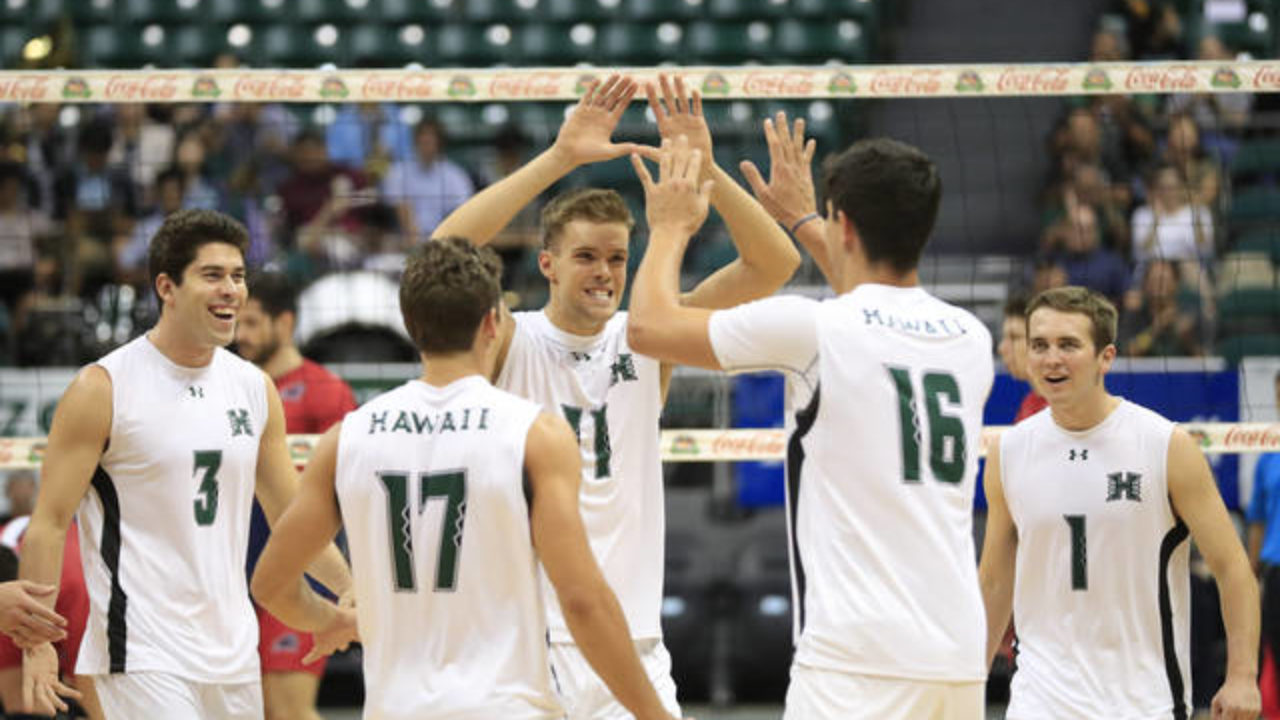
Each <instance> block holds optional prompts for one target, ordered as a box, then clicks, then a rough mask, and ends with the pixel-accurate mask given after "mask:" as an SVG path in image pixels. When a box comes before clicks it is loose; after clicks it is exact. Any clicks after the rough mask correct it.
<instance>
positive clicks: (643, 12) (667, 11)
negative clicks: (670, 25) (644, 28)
mask: <svg viewBox="0 0 1280 720" xmlns="http://www.w3.org/2000/svg"><path fill="white" fill-rule="evenodd" d="M621 2H622V14H623V16H624V17H626V18H629V19H631V20H635V21H639V22H661V21H663V20H696V19H698V18H700V17H702V1H701V0H621Z"/></svg>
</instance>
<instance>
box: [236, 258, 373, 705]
mask: <svg viewBox="0 0 1280 720" xmlns="http://www.w3.org/2000/svg"><path fill="white" fill-rule="evenodd" d="M238 320H239V321H238V322H237V323H236V349H237V351H238V352H239V354H240V356H241V357H243V358H244V359H246V360H248V361H250V362H252V363H253V364H254V365H257V366H258V367H260V368H262V370H263V371H264V372H266V373H267V375H270V376H271V379H272V381H274V382H275V384H276V391H277V392H279V393H280V404H281V406H282V408H283V409H284V428H285V432H287V433H289V434H290V435H294V434H298V435H311V434H319V433H322V432H324V431H325V430H328V429H329V427H330V426H332V425H333V424H334V423H335V422H338V421H339V420H341V419H342V416H343V415H345V414H346V413H347V412H349V411H351V410H354V409H355V407H356V401H355V396H354V395H353V394H352V392H351V388H350V387H349V386H348V385H347V383H346V382H344V381H343V380H342V378H340V377H338V376H337V375H334V374H333V373H331V372H329V371H328V370H326V369H325V368H324V367H322V366H321V365H319V364H318V363H314V362H312V361H311V360H308V359H307V358H305V357H303V356H302V353H301V352H300V351H299V350H298V346H297V345H296V344H295V343H294V340H293V335H294V328H296V327H297V323H298V291H297V289H296V288H295V287H294V286H293V284H292V283H290V282H289V279H288V278H287V277H285V276H284V275H283V274H282V273H277V272H262V273H255V274H254V275H252V276H250V278H249V300H248V302H247V303H246V304H245V307H244V309H243V311H242V312H241V313H240V317H239V318H238ZM269 534H270V530H269V528H268V526H267V520H266V517H265V516H263V514H262V508H261V507H259V506H258V504H257V503H254V507H253V519H252V520H251V522H250V525H249V573H250V574H252V573H253V568H254V566H255V565H257V563H258V556H259V555H261V554H262V548H263V546H264V545H266V543H267V536H268V535H269ZM255 610H256V611H257V615H258V656H259V658H260V659H261V661H262V699H263V704H264V706H265V709H266V717H267V719H268V720H320V715H319V713H318V712H317V711H316V696H317V695H318V694H319V691H320V679H321V678H322V677H324V667H325V662H326V660H325V658H319V659H317V660H316V661H315V662H311V663H304V662H303V661H302V659H303V658H304V657H306V656H307V655H308V654H310V652H311V648H312V646H313V643H312V640H311V636H310V635H308V634H306V633H300V632H298V631H297V630H295V629H293V628H291V627H289V626H288V625H285V624H284V623H282V622H280V620H279V619H278V618H276V617H274V616H273V615H272V614H271V613H269V612H266V611H265V610H263V609H262V608H261V607H256V606H255Z"/></svg>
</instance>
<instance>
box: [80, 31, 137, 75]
mask: <svg viewBox="0 0 1280 720" xmlns="http://www.w3.org/2000/svg"><path fill="white" fill-rule="evenodd" d="M79 37H80V39H79V42H78V46H79V47H78V49H79V51H80V60H81V62H82V63H83V64H84V65H86V66H88V67H115V68H132V67H137V66H139V65H141V64H142V63H143V62H144V58H145V57H146V55H145V54H144V53H143V51H142V47H141V46H142V39H141V38H140V37H139V36H138V33H133V32H121V31H120V29H119V28H116V27H115V26H113V25H100V26H97V27H88V28H85V29H84V30H82V31H81V32H80V35H79Z"/></svg>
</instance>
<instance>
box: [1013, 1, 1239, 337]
mask: <svg viewBox="0 0 1280 720" xmlns="http://www.w3.org/2000/svg"><path fill="white" fill-rule="evenodd" d="M1119 6H1120V7H1119V11H1118V12H1117V13H1115V14H1112V15H1108V16H1105V18H1104V21H1103V22H1102V23H1101V24H1100V28H1099V30H1098V31H1097V32H1096V34H1095V35H1094V38H1093V42H1092V46H1091V50H1090V56H1089V59H1090V60H1091V61H1095V62H1117V61H1130V60H1157V59H1171V58H1179V57H1183V58H1185V57H1187V56H1188V55H1190V56H1191V58H1192V59H1198V60H1206V61H1219V62H1225V61H1229V60H1231V59H1233V58H1234V57H1235V53H1233V52H1232V51H1231V50H1229V49H1228V48H1227V47H1226V46H1225V45H1224V44H1223V42H1222V40H1221V39H1220V38H1219V37H1217V36H1216V35H1212V34H1204V35H1203V36H1201V37H1199V38H1197V39H1195V41H1194V44H1193V49H1192V51H1191V52H1186V51H1185V50H1184V49H1183V48H1185V47H1186V46H1187V45H1191V44H1192V42H1191V41H1192V39H1191V37H1190V34H1189V33H1188V32H1187V30H1186V25H1185V24H1184V22H1183V18H1182V16H1181V15H1179V14H1178V13H1177V12H1176V11H1175V10H1174V9H1173V8H1172V7H1171V6H1168V5H1166V4H1160V3H1155V4H1145V3H1139V2H1134V1H1125V2H1121V3H1119ZM1254 100H1255V98H1254V97H1253V96H1252V95H1250V94H1248V93H1226V94H1213V95H1192V94H1175V95H1160V96H1156V95H1149V96H1141V95H1100V96H1093V97H1086V96H1079V97H1073V98H1069V99H1067V100H1066V101H1065V102H1064V108H1063V113H1062V116H1061V120H1060V122H1059V123H1058V124H1057V126H1056V127H1055V129H1054V130H1053V133H1052V135H1051V137H1050V138H1049V148H1050V152H1051V156H1052V162H1051V170H1050V176H1049V178H1048V180H1047V182H1046V186H1045V191H1044V201H1043V202H1044V205H1043V210H1044V213H1043V217H1044V221H1043V228H1042V232H1041V237H1040V240H1039V244H1038V248H1037V253H1036V255H1035V257H1034V258H1033V260H1032V262H1030V263H1029V264H1028V270H1027V273H1026V277H1025V278H1024V279H1023V280H1022V281H1021V282H1020V283H1015V284H1020V285H1021V286H1022V287H1021V289H1023V290H1027V291H1030V292H1037V291H1039V290H1043V289H1045V288H1048V287H1053V286H1057V285H1063V284H1078V285H1086V286H1088V287H1091V288H1093V289H1095V290H1098V291H1099V292H1101V293H1103V294H1105V295H1106V296H1107V297H1109V298H1110V299H1111V300H1112V301H1113V302H1115V303H1116V305H1117V307H1119V308H1121V313H1122V315H1121V332H1120V337H1119V350H1120V353H1121V355H1125V356H1132V357H1158V356H1200V355H1208V354H1213V353H1214V352H1215V351H1216V349H1217V341H1218V340H1219V339H1220V338H1221V335H1222V333H1221V327H1220V322H1219V320H1220V312H1219V304H1220V302H1219V301H1220V298H1221V296H1222V295H1223V294H1225V293H1227V292H1228V291H1229V290H1231V289H1234V288H1235V286H1236V283H1235V280H1236V278H1235V277H1233V275H1234V266H1233V265H1232V264H1231V263H1224V262H1223V258H1224V256H1225V255H1226V254H1227V253H1228V252H1229V251H1230V250H1231V249H1232V246H1231V241H1232V240H1233V239H1234V236H1235V235H1236V234H1238V232H1239V230H1240V228H1239V227H1236V226H1234V225H1233V223H1232V221H1231V212H1230V209H1231V201H1232V196H1233V192H1234V191H1236V190H1238V188H1233V187H1232V185H1231V174H1230V172H1229V170H1230V168H1231V167H1232V164H1233V160H1234V158H1235V156H1236V154H1237V153H1239V152H1240V151H1241V147H1242V139H1243V138H1245V137H1246V136H1249V135H1251V134H1252V133H1254V132H1255V130H1254V129H1253V128H1251V126H1250V117H1251V113H1252V111H1253V104H1254Z"/></svg>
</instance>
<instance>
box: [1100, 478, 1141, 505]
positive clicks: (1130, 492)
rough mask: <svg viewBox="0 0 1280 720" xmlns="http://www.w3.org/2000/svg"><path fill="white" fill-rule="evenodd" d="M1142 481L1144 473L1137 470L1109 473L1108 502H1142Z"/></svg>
mask: <svg viewBox="0 0 1280 720" xmlns="http://www.w3.org/2000/svg"><path fill="white" fill-rule="evenodd" d="M1141 481H1142V475H1140V474H1139V473H1136V472H1123V473H1118V472H1117V473H1111V474H1109V475H1107V502H1111V501H1113V500H1132V501H1134V502H1142V485H1141Z"/></svg>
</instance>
